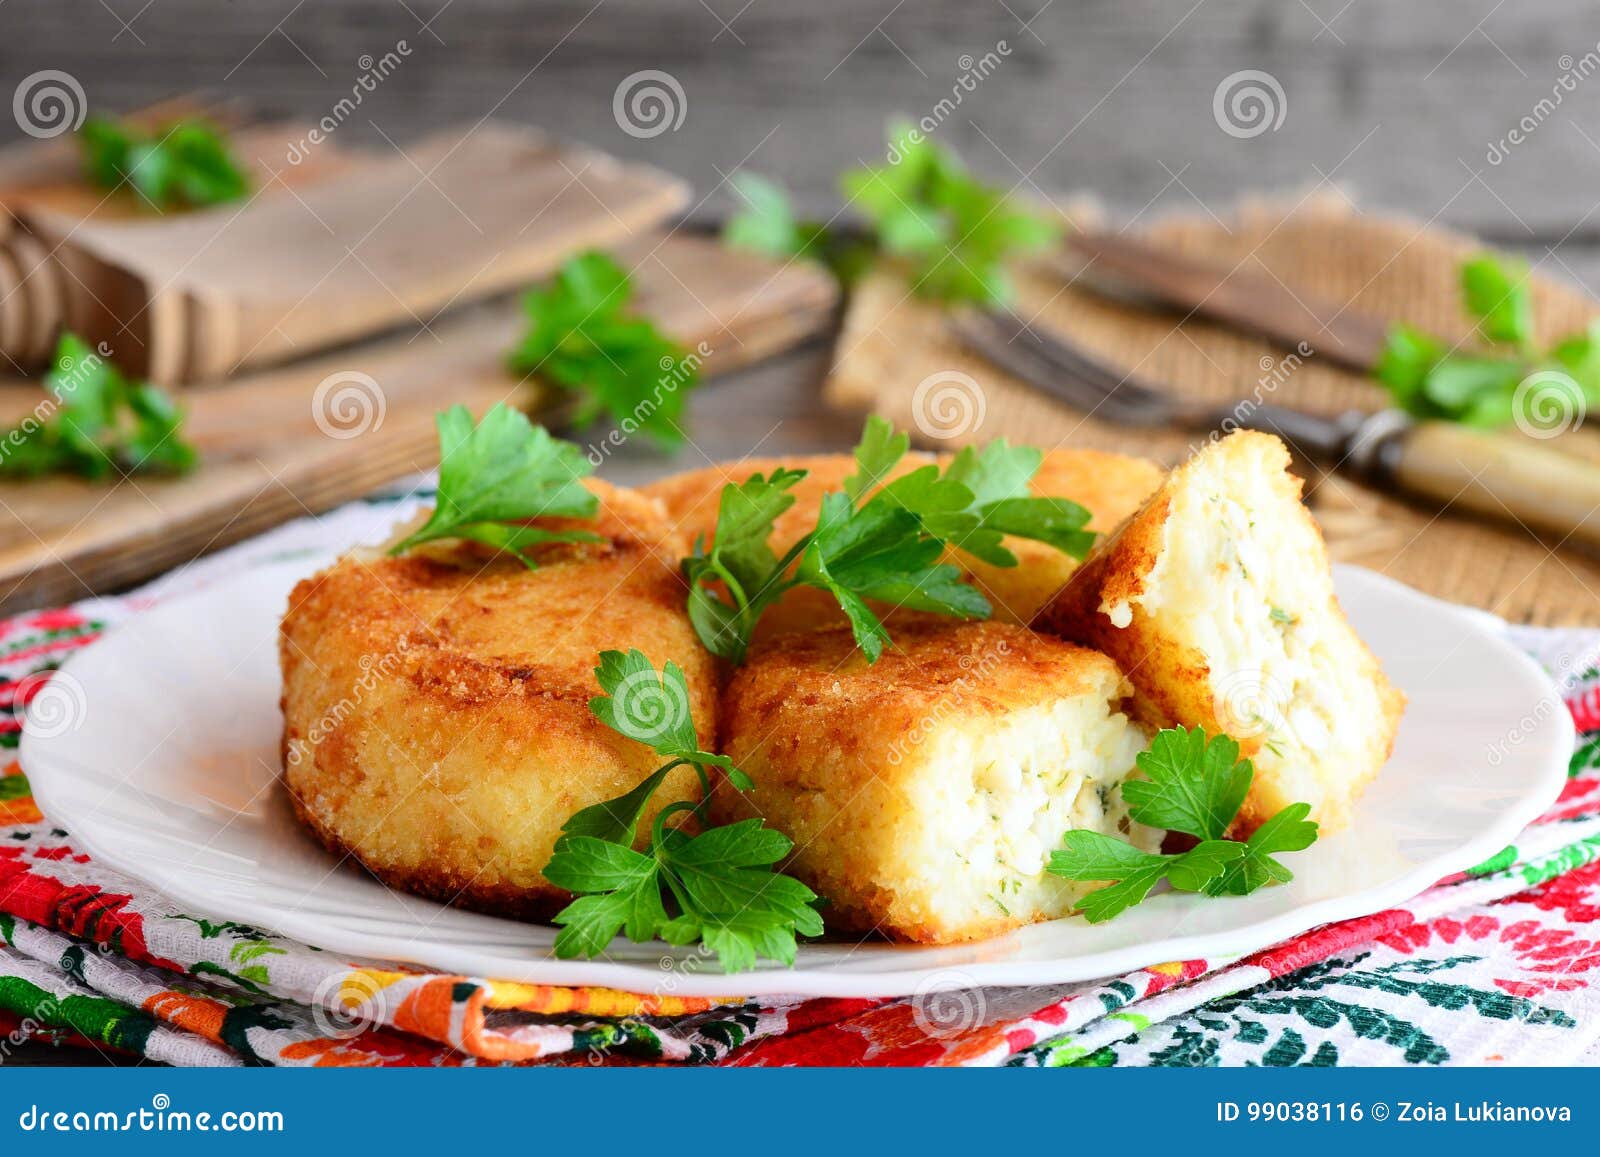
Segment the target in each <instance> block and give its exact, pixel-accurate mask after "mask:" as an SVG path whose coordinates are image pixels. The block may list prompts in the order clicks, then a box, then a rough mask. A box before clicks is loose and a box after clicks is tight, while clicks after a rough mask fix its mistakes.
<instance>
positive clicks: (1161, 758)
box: [1046, 727, 1317, 924]
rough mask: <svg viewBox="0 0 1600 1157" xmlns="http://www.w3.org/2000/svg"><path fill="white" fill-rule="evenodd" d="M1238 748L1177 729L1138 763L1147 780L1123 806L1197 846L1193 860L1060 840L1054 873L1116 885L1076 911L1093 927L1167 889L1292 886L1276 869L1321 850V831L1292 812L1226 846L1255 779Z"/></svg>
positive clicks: (1092, 835) (1083, 838)
mask: <svg viewBox="0 0 1600 1157" xmlns="http://www.w3.org/2000/svg"><path fill="white" fill-rule="evenodd" d="M1238 756H1239V745H1238V743H1237V742H1235V741H1234V740H1233V739H1232V738H1231V737H1229V736H1227V735H1217V736H1214V737H1212V738H1210V739H1209V740H1208V739H1207V737H1206V733H1205V732H1204V731H1203V730H1201V729H1200V728H1198V727H1196V728H1193V729H1186V728H1183V727H1174V728H1169V729H1166V730H1163V731H1159V732H1157V733H1156V736H1155V738H1154V739H1153V740H1152V741H1151V743H1150V748H1149V750H1147V751H1145V752H1143V753H1141V754H1140V755H1139V757H1138V764H1139V770H1140V771H1142V772H1144V774H1145V776H1146V778H1145V779H1142V780H1141V779H1130V780H1125V781H1124V782H1123V784H1122V795H1123V798H1124V799H1126V800H1127V802H1128V805H1129V807H1128V814H1129V815H1130V816H1131V817H1132V818H1133V819H1134V820H1135V821H1136V822H1138V823H1141V824H1145V825H1148V826H1150V827H1155V828H1167V829H1169V830H1171V831H1178V832H1184V833H1186V834H1188V835H1192V836H1195V837H1196V838H1197V839H1198V840H1199V841H1200V842H1199V843H1197V844H1196V845H1195V846H1194V847H1192V848H1190V849H1189V850H1188V851H1186V852H1178V853H1172V854H1162V853H1159V852H1144V851H1140V850H1139V849H1138V848H1136V847H1134V846H1133V845H1132V844H1129V843H1127V842H1126V841H1124V840H1119V839H1117V838H1116V837H1114V836H1108V835H1105V834H1104V833H1102V832H1096V831H1090V830H1084V829H1074V830H1072V831H1069V832H1067V833H1066V835H1064V836H1063V837H1062V847H1061V849H1060V850H1058V851H1055V852H1052V853H1051V855H1050V863H1049V865H1048V866H1047V868H1046V870H1047V871H1049V872H1051V873H1052V874H1054V875H1057V876H1062V877H1064V878H1066V879H1068V880H1108V881H1114V883H1110V884H1108V885H1107V886H1106V887H1104V888H1096V889H1095V890H1094V891H1092V892H1089V893H1087V894H1086V895H1085V896H1084V897H1083V899H1082V900H1080V901H1079V903H1078V910H1079V911H1080V912H1081V913H1082V914H1083V916H1084V917H1085V918H1086V919H1087V920H1088V921H1089V922H1090V923H1092V924H1098V923H1100V922H1101V921H1104V920H1109V919H1111V918H1112V917H1113V916H1116V915H1118V914H1119V913H1121V912H1124V911H1126V910H1127V909H1129V908H1131V907H1133V906H1134V905H1135V904H1139V903H1142V902H1143V901H1144V899H1145V898H1146V897H1147V896H1149V894H1150V891H1151V889H1153V888H1154V887H1155V886H1156V885H1157V884H1159V883H1161V881H1162V880H1165V881H1166V882H1167V883H1168V884H1169V885H1171V886H1172V887H1173V888H1175V889H1177V890H1178V891H1180V892H1202V893H1204V894H1205V895H1207V896H1224V895H1232V896H1244V895H1248V894H1249V893H1251V892H1254V891H1255V890H1256V889H1257V888H1261V887H1264V886H1265V885H1267V884H1282V883H1286V882H1288V881H1289V880H1292V879H1293V878H1294V873H1293V872H1291V871H1290V870H1289V869H1288V868H1287V867H1285V866H1284V865H1283V864H1281V863H1279V862H1278V861H1277V860H1275V859H1273V856H1274V854H1276V853H1279V852H1297V851H1300V850H1302V849H1304V848H1308V847H1310V846H1311V845H1312V843H1314V842H1315V841H1316V838H1317V825H1316V824H1315V823H1312V822H1311V821H1309V820H1307V819H1306V817H1307V816H1308V815H1310V814H1311V805H1310V804H1305V803H1296V804H1290V805H1289V806H1288V807H1285V808H1284V809H1283V810H1281V811H1280V812H1278V813H1277V814H1276V815H1274V816H1273V817H1272V818H1271V819H1269V820H1267V821H1266V823H1264V824H1262V825H1261V826H1260V827H1259V828H1257V829H1256V830H1255V832H1254V833H1253V834H1252V835H1251V836H1250V838H1249V839H1248V840H1244V841H1239V840H1229V839H1224V838H1223V835H1224V833H1225V832H1226V831H1227V830H1228V826H1229V825H1230V824H1232V823H1233V821H1234V818H1235V816H1237V815H1238V812H1239V808H1240V807H1241V806H1242V805H1243V803H1244V799H1245V796H1246V795H1247V794H1248V793H1249V790H1250V781H1251V779H1252V777H1253V776H1254V774H1255V771H1254V768H1253V766H1252V765H1251V762H1250V761H1249V760H1248V759H1239V758H1238Z"/></svg>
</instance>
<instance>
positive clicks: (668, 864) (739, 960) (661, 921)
mask: <svg viewBox="0 0 1600 1157" xmlns="http://www.w3.org/2000/svg"><path fill="white" fill-rule="evenodd" d="M595 677H596V678H597V679H598V680H599V681H600V686H601V688H602V690H604V691H605V692H606V694H605V695H602V696H599V697H596V698H595V699H592V700H590V702H589V710H590V711H591V712H593V713H594V716H595V717H596V718H597V719H599V720H600V721H601V722H602V723H604V724H605V725H606V726H607V727H610V728H611V729H612V730H614V731H616V732H617V733H618V734H619V735H623V736H626V737H627V738H629V739H634V740H637V741H638V742H641V743H645V744H646V745H648V746H650V747H652V748H654V749H655V750H656V751H657V752H658V753H660V754H662V755H666V756H670V757H671V759H670V762H668V763H667V764H665V765H664V766H662V767H660V768H658V769H657V770H656V771H654V772H653V773H651V774H650V775H649V776H647V777H646V778H645V779H644V780H643V781H642V782H640V784H639V785H638V786H637V787H635V788H634V789H633V790H632V791H630V792H628V793H626V794H625V795H622V796H619V797H618V798H616V799H612V800H606V801H604V802H603V803H599V804H594V805H592V806H590V807H587V808H584V809H583V810H581V811H579V812H577V813H576V814H575V815H573V816H572V818H571V819H569V820H568V821H567V822H566V824H565V825H564V826H563V827H562V829H561V830H562V832H563V835H562V837H561V839H560V840H559V841H557V843H556V847H555V853H554V854H553V855H552V856H551V858H550V862H549V863H548V864H547V865H545V869H544V875H545V878H546V879H547V880H549V881H550V882H551V883H552V884H554V885H555V886H556V887H558V888H565V889H566V890H567V891H569V892H573V893H575V894H576V898H575V899H574V900H573V901H572V903H570V904H568V905H567V906H566V907H565V908H564V909H562V911H561V912H560V913H559V914H558V915H557V916H556V918H555V923H556V924H557V925H558V926H559V927H560V928H561V932H560V933H559V934H558V935H557V937H556V943H555V951H556V955H557V956H559V957H561V958H563V959H567V958H570V957H574V956H596V955H599V954H600V953H602V952H604V951H605V949H606V947H607V946H608V945H609V944H610V943H611V941H612V940H614V939H615V938H616V937H617V935H618V934H619V933H620V934H623V935H626V936H627V937H628V939H630V940H632V941H634V942H636V943H638V942H642V941H646V940H651V939H655V938H657V937H659V938H661V939H663V940H665V941H667V942H668V943H669V944H677V945H685V944H694V943H696V942H699V943H701V944H703V945H705V947H706V948H708V949H709V950H710V951H712V952H714V953H715V954H716V956H717V958H718V960H719V961H720V962H721V963H722V965H723V967H724V968H725V969H727V970H728V971H729V972H738V971H742V970H744V969H748V968H752V967H754V965H755V963H756V960H757V959H758V958H760V957H765V958H767V959H770V960H777V961H780V962H782V963H784V964H792V963H793V962H794V955H795V950H796V945H795V937H796V936H797V935H802V936H818V935H821V933H822V918H821V916H819V915H818V914H817V911H816V908H815V907H814V904H815V901H816V899H817V896H816V893H814V892H812V891H811V889H810V888H808V887H806V886H805V885H804V884H802V883H801V882H800V881H798V880H796V879H794V878H792V877H790V876H785V875H782V874H780V873H778V872H774V871H771V870H770V868H769V865H771V864H775V863H777V862H778V861H779V860H781V859H783V857H784V856H786V855H788V854H789V851H790V850H791V849H792V848H793V846H794V845H793V843H792V841H790V840H789V838H788V837H787V836H784V835H783V834H782V833H780V832H775V831H773V830H771V829H770V828H767V827H765V826H763V824H762V821H760V820H759V819H751V820H741V821H739V822H737V823H732V824H727V825H724V826H722V827H713V828H706V829H704V830H702V831H700V832H699V833H698V834H695V835H690V834H689V833H688V832H686V831H684V830H683V829H682V828H668V827H667V826H666V822H667V820H669V819H670V818H671V817H673V816H675V815H679V814H684V813H687V814H688V815H690V816H691V817H693V818H695V819H696V820H699V819H701V818H702V813H703V809H704V807H705V805H706V803H707V802H708V801H709V798H710V792H711V788H712V784H711V780H710V774H709V769H710V768H712V767H718V768H721V769H722V770H723V772H724V773H725V775H726V776H727V778H728V782H729V783H730V784H732V785H733V786H734V787H735V788H737V789H739V790H741V791H745V790H749V789H750V788H751V787H752V786H753V785H752V784H751V782H750V779H749V777H748V776H746V775H745V774H744V773H743V772H742V771H740V770H739V769H738V768H736V767H734V766H733V764H732V762H731V761H730V760H729V759H728V757H727V756H723V755H715V754H712V753H710V752H706V751H701V750H700V749H699V739H698V738H697V736H696V733H695V728H694V720H693V718H692V717H691V715H690V710H689V698H688V687H687V685H686V683H685V680H684V676H683V672H682V670H681V669H679V668H678V666H677V665H676V664H674V663H671V662H668V663H667V664H666V665H665V666H664V667H662V669H661V671H660V672H659V674H658V673H657V671H656V669H655V668H654V667H653V666H652V665H651V663H650V661H649V660H648V659H647V658H646V657H645V656H644V655H643V654H642V653H641V652H639V651H636V650H635V651H629V652H627V653H626V654H624V653H622V652H620V651H605V652H602V654H601V655H600V665H599V666H598V667H596V668H595ZM684 764H689V765H690V766H692V767H693V768H694V769H695V771H696V773H697V774H698V775H699V776H700V783H701V802H700V803H698V804H695V803H691V802H689V801H687V800H680V801H677V802H674V803H670V804H668V805H667V806H666V807H664V808H662V809H661V810H660V811H659V812H658V813H657V815H656V819H655V822H654V824H653V825H652V828H651V831H650V833H649V838H648V843H647V846H646V848H645V850H644V851H637V850H635V849H634V847H633V844H634V842H635V840H636V832H637V829H638V826H639V820H640V817H641V816H643V814H644V810H645V808H646V806H647V805H648V804H649V802H650V799H651V798H652V797H653V796H654V794H655V792H656V791H657V790H659V789H660V787H661V785H662V784H663V783H664V782H665V781H666V778H667V776H668V774H669V773H670V772H671V771H672V770H673V769H674V768H677V767H680V766H682V765H684Z"/></svg>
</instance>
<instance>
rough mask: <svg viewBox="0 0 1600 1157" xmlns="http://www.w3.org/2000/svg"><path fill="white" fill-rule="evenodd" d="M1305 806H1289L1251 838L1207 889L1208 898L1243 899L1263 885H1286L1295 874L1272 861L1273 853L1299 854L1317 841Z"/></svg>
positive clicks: (1314, 827)
mask: <svg viewBox="0 0 1600 1157" xmlns="http://www.w3.org/2000/svg"><path fill="white" fill-rule="evenodd" d="M1310 814H1311V805H1310V804H1308V803H1292V804H1290V805H1289V806H1288V807H1286V808H1284V809H1282V810H1281V811H1279V812H1278V813H1277V814H1276V815H1274V816H1273V817H1272V818H1271V819H1269V820H1267V822H1266V823H1264V824H1262V825H1261V826H1260V827H1259V828H1257V829H1256V830H1255V831H1254V832H1252V833H1251V834H1250V838H1249V839H1248V840H1246V841H1245V842H1244V844H1243V845H1236V846H1242V847H1243V849H1244V855H1243V856H1241V857H1239V858H1238V859H1237V860H1236V861H1234V862H1233V863H1231V864H1229V865H1228V866H1227V870H1226V871H1225V872H1223V874H1222V875H1220V876H1218V877H1217V878H1215V879H1214V880H1212V881H1211V883H1210V884H1208V885H1207V887H1206V894H1207V895H1208V896H1223V895H1229V896H1245V895H1248V894H1249V893H1251V892H1254V891H1255V890H1256V889H1257V888H1260V887H1262V886H1264V885H1266V884H1286V883H1288V882H1289V881H1290V880H1292V879H1294V873H1293V872H1291V871H1290V870H1289V869H1288V868H1286V867H1284V866H1283V865H1282V864H1280V863H1278V861H1277V860H1274V859H1273V858H1272V855H1273V853H1274V852H1298V851H1301V850H1302V849H1304V848H1309V847H1310V846H1311V845H1312V844H1313V843H1315V842H1316V839H1317V825H1316V824H1315V823H1313V822H1312V821H1310V820H1308V819H1306V817H1307V816H1308V815H1310Z"/></svg>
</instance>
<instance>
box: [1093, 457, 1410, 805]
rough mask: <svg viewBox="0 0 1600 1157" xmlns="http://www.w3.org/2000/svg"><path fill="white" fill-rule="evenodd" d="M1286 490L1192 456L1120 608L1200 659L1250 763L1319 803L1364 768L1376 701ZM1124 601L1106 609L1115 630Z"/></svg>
mask: <svg viewBox="0 0 1600 1157" xmlns="http://www.w3.org/2000/svg"><path fill="white" fill-rule="evenodd" d="M1292 485H1293V484H1292V483H1291V482H1290V481H1289V480H1288V476H1287V475H1285V474H1284V473H1283V472H1282V470H1281V469H1268V468H1263V464H1262V463H1261V462H1260V461H1259V458H1258V456H1257V455H1256V454H1253V453H1223V452H1216V451H1213V452H1211V453H1208V454H1206V455H1203V456H1201V457H1200V458H1199V459H1197V460H1196V461H1195V463H1194V466H1193V468H1192V472H1191V475H1190V477H1189V478H1188V480H1187V482H1186V484H1185V485H1182V486H1178V487H1175V488H1173V493H1172V498H1171V501H1172V506H1171V511H1170V514H1169V516H1168V518H1167V519H1166V522H1165V525H1164V527H1163V542H1162V548H1161V550H1160V553H1159V555H1158V556H1157V561H1156V564H1155V566H1154V567H1153V568H1152V569H1151V571H1150V572H1149V574H1148V575H1147V576H1146V577H1145V579H1144V582H1143V584H1142V587H1143V589H1142V592H1141V593H1140V594H1139V595H1137V596H1135V597H1134V598H1133V599H1131V600H1130V602H1132V603H1137V604H1138V605H1139V606H1140V609H1141V610H1142V611H1143V613H1144V614H1145V615H1147V616H1149V617H1150V619H1151V620H1152V622H1153V623H1155V624H1156V625H1157V627H1158V629H1159V630H1160V631H1161V632H1162V633H1163V634H1164V635H1167V636H1168V637H1170V638H1172V639H1174V640H1175V641H1176V642H1178V643H1180V644H1181V645H1184V646H1187V647H1192V648H1193V649H1194V650H1196V651H1198V652H1199V653H1200V654H1201V655H1203V656H1204V657H1205V660H1206V665H1207V668H1208V675H1207V677H1208V679H1209V681H1210V691H1211V694H1212V697H1213V700H1214V710H1215V714H1216V718H1217V722H1218V723H1219V724H1220V725H1221V727H1222V728H1223V729H1224V730H1226V731H1227V732H1228V733H1229V734H1231V735H1233V736H1234V737H1235V738H1237V739H1240V740H1248V739H1256V740H1259V742H1260V745H1261V750H1260V751H1259V752H1257V754H1256V756H1255V759H1256V763H1257V766H1258V767H1260V768H1261V769H1263V770H1264V771H1267V772H1269V773H1271V774H1272V775H1273V776H1275V777H1282V781H1283V787H1284V790H1285V791H1286V792H1287V793H1288V797H1289V798H1292V799H1296V800H1304V801H1306V802H1307V803H1310V804H1311V805H1312V806H1313V808H1319V807H1320V806H1321V805H1322V803H1323V801H1324V800H1325V799H1327V798H1329V797H1333V798H1338V797H1340V796H1342V795H1344V794H1346V793H1347V791H1348V783H1347V781H1348V780H1349V778H1350V775H1351V769H1352V768H1360V767H1364V766H1366V765H1367V764H1368V763H1370V761H1371V760H1370V752H1369V751H1368V748H1369V747H1370V745H1371V740H1372V729H1373V726H1374V721H1375V720H1380V719H1381V718H1382V717H1383V714H1384V706H1383V703H1382V702H1381V698H1380V689H1379V688H1378V686H1377V685H1376V684H1375V683H1374V682H1373V681H1372V680H1371V679H1370V678H1369V677H1367V672H1368V671H1369V670H1370V668H1371V659H1370V657H1369V656H1368V655H1367V653H1366V651H1365V648H1364V647H1362V645H1361V644H1360V642H1359V641H1358V640H1357V638H1356V636H1355V635H1354V633H1353V632H1352V631H1351V630H1350V627H1349V625H1348V623H1346V621H1345V620H1344V617H1343V615H1342V614H1341V613H1340V612H1339V609H1338V605H1337V603H1336V602H1335V600H1334V595H1333V583H1332V578H1331V576H1330V574H1329V573H1328V570H1327V564H1326V556H1325V554H1324V550H1323V547H1322V544H1321V542H1320V541H1319V540H1318V538H1317V535H1316V531H1315V528H1314V526H1313V524H1312V523H1311V522H1310V520H1309V518H1308V517H1307V516H1306V515H1305V514H1304V512H1303V508H1302V507H1301V505H1300V501H1299V498H1298V495H1297V493H1295V492H1293V490H1292ZM1130 602H1120V603H1117V604H1114V605H1110V606H1105V607H1103V608H1102V609H1103V610H1104V611H1105V612H1106V613H1107V615H1108V616H1109V617H1110V619H1111V621H1112V623H1113V624H1115V625H1117V626H1119V627H1125V626H1127V625H1128V624H1129V623H1130V622H1131V620H1132V607H1131V606H1130Z"/></svg>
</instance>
